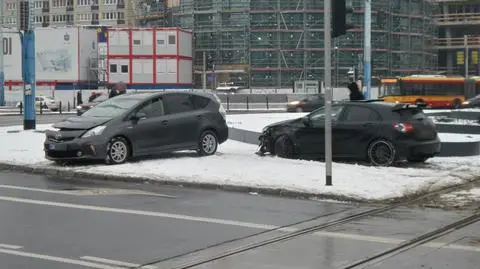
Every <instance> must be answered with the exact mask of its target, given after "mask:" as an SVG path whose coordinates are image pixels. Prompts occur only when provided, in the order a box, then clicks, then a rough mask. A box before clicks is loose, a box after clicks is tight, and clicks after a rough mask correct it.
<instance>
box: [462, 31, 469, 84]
mask: <svg viewBox="0 0 480 269" xmlns="http://www.w3.org/2000/svg"><path fill="white" fill-rule="evenodd" d="M463 45H464V46H465V78H467V79H468V70H469V66H468V64H469V60H470V59H469V58H470V57H469V55H468V51H469V49H468V35H464V36H463Z"/></svg>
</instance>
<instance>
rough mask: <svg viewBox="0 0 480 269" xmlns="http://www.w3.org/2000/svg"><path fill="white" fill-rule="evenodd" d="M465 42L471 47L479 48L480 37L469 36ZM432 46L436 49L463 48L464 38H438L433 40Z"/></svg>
mask: <svg viewBox="0 0 480 269" xmlns="http://www.w3.org/2000/svg"><path fill="white" fill-rule="evenodd" d="M467 44H468V47H469V48H471V49H480V37H479V36H469V37H468V38H467ZM433 46H434V47H435V48H436V49H463V48H465V39H464V38H463V37H454V38H438V39H436V40H435V41H434V42H433Z"/></svg>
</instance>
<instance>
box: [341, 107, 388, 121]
mask: <svg viewBox="0 0 480 269" xmlns="http://www.w3.org/2000/svg"><path fill="white" fill-rule="evenodd" d="M344 120H345V121H348V122H356V121H380V120H381V118H380V115H378V113H377V112H376V111H375V110H373V109H370V108H368V107H360V106H350V107H348V109H347V112H346V115H345V118H344Z"/></svg>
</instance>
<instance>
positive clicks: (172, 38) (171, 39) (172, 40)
mask: <svg viewBox="0 0 480 269" xmlns="http://www.w3.org/2000/svg"><path fill="white" fill-rule="evenodd" d="M176 41H177V38H176V37H175V36H174V35H169V36H168V44H170V45H175V43H176Z"/></svg>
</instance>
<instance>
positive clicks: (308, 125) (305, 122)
mask: <svg viewBox="0 0 480 269" xmlns="http://www.w3.org/2000/svg"><path fill="white" fill-rule="evenodd" d="M302 122H303V125H305V126H307V127H310V125H311V121H310V117H308V116H306V117H303V118H302Z"/></svg>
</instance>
